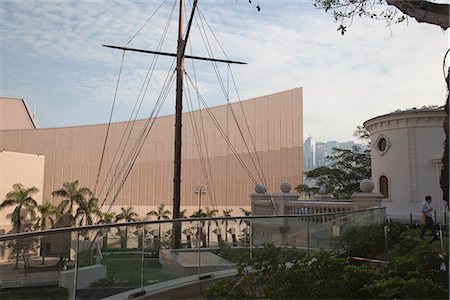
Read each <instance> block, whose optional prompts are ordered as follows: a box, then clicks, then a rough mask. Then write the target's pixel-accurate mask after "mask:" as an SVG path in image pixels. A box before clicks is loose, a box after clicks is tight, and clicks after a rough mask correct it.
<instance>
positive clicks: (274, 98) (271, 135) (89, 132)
mask: <svg viewBox="0 0 450 300" xmlns="http://www.w3.org/2000/svg"><path fill="white" fill-rule="evenodd" d="M5 101H7V100H6V99H5V98H0V109H1V115H2V116H3V115H9V114H10V110H11V103H10V105H9V106H8V105H6V104H5ZM2 103H3V104H2ZM4 104H5V105H4ZM231 108H232V110H233V111H234V113H235V115H236V118H237V120H238V123H239V125H240V127H241V130H242V131H243V135H244V139H245V142H246V143H247V144H248V147H249V149H250V152H251V153H252V155H253V157H254V161H255V162H257V160H258V159H259V161H260V164H261V166H262V169H263V172H264V173H263V176H264V177H265V181H266V182H267V185H268V188H269V191H278V190H279V185H280V182H281V181H289V182H291V183H292V185H293V186H296V185H297V184H300V183H302V182H303V129H302V89H301V88H296V89H292V90H289V91H285V92H280V93H276V94H272V95H267V96H263V97H258V98H254V99H251V100H247V101H243V102H241V104H240V103H234V104H232V105H231ZM242 109H243V110H242ZM5 110H6V112H5ZM243 111H244V112H245V116H246V119H247V122H248V126H249V128H250V133H249V132H248V130H247V125H246V121H245V119H244V115H243ZM210 112H211V113H212V114H213V115H214V116H215V118H216V120H217V122H218V123H219V124H220V127H221V128H222V129H223V131H224V133H225V134H228V136H229V140H230V142H231V143H232V144H233V145H234V147H235V149H236V152H237V153H238V154H239V156H240V157H241V159H242V160H243V162H244V163H245V165H246V166H247V167H248V172H249V173H251V175H252V176H253V177H254V179H255V180H256V182H262V181H263V180H262V179H260V178H259V177H258V174H257V172H256V170H255V168H254V166H253V163H252V160H251V157H250V155H249V153H248V151H247V148H246V146H245V142H244V141H243V139H242V138H241V133H240V130H239V128H238V126H237V125H236V122H235V120H234V118H233V116H232V113H231V110H230V107H229V106H227V105H224V106H219V107H215V108H212V109H211V110H210ZM14 114H19V115H21V117H23V116H26V114H28V115H29V113H28V111H26V114H25V113H23V114H20V113H17V112H14ZM29 119H31V120H32V118H31V117H30V118H29ZM183 120H184V121H183V122H184V124H183V141H182V143H183V153H182V195H181V201H182V204H181V206H182V207H181V209H187V213H188V214H190V213H191V212H193V211H194V210H196V209H197V208H198V200H199V199H198V196H197V195H196V194H194V190H195V189H196V188H197V186H206V185H207V183H206V179H205V176H204V172H203V171H202V163H201V162H202V160H201V158H200V155H199V153H200V152H201V153H202V154H203V155H202V157H203V162H204V168H205V169H206V170H207V173H208V181H209V183H210V185H209V190H210V191H211V192H212V193H211V194H210V193H207V194H206V195H204V196H202V198H201V202H202V203H201V206H202V207H205V206H209V207H210V208H217V209H219V211H221V210H222V209H233V213H232V214H240V210H239V207H244V208H249V206H250V199H249V194H250V193H252V191H253V190H254V182H253V180H252V179H251V178H250V177H249V176H248V174H247V172H246V171H244V169H243V167H242V166H241V165H240V163H239V162H238V159H237V158H236V157H235V155H234V154H233V152H232V151H231V150H230V149H229V147H227V143H226V142H225V140H224V138H223V137H222V135H221V133H220V132H219V130H218V129H217V128H216V126H215V125H214V122H213V120H212V119H211V118H210V116H209V115H208V113H207V111H205V110H202V111H195V112H191V113H185V114H184V116H183ZM202 120H203V122H202ZM33 124H34V123H33ZM145 124H146V120H139V121H136V122H135V123H134V125H133V123H129V122H120V123H113V124H111V128H110V132H109V139H108V143H107V147H106V151H105V155H104V162H103V166H102V169H101V172H100V176H99V179H98V184H97V187H95V186H96V181H97V172H98V167H99V162H100V157H101V155H102V148H103V143H104V140H105V134H106V129H107V124H101V125H87V126H76V127H64V128H42V129H36V128H35V126H34V125H33V126H31V127H18V128H17V129H15V130H12V129H11V128H9V127H5V126H4V124H3V122H2V123H0V125H2V127H0V149H3V150H7V151H11V152H19V153H30V154H41V155H43V156H45V170H44V183H43V191H42V192H43V199H44V200H45V199H47V200H49V201H51V202H53V203H57V202H59V199H53V197H52V196H51V192H52V191H54V190H56V189H59V188H61V186H62V184H63V182H66V181H74V180H77V179H78V180H79V181H80V183H81V185H82V186H86V187H89V188H90V189H91V190H96V194H97V196H98V197H99V199H100V200H101V201H102V200H104V199H105V197H106V201H105V207H104V210H106V209H107V207H109V205H111V202H112V199H113V198H114V195H116V199H115V201H114V203H113V206H112V210H114V211H119V210H120V207H126V206H133V207H134V208H135V211H136V212H138V213H139V214H140V215H141V216H144V215H145V213H147V212H148V211H150V210H152V209H154V208H155V207H156V206H158V205H159V204H161V203H164V204H166V205H168V206H171V205H172V181H173V179H172V172H173V144H174V141H173V135H174V133H173V128H174V116H164V117H159V118H157V119H156V122H155V123H154V126H153V128H152V129H151V131H150V133H149V135H148V138H147V139H146V141H145V143H144V144H143V147H142V150H141V152H140V154H139V156H138V158H137V160H136V162H135V164H134V166H133V168H132V170H131V172H130V174H129V176H128V178H127V180H126V181H125V183H124V185H123V188H122V189H120V182H121V180H122V178H123V175H122V176H119V177H117V176H116V178H117V182H115V183H114V179H112V178H113V176H112V174H113V173H114V170H116V168H117V166H119V169H117V170H120V168H121V166H122V165H123V160H122V162H120V163H117V158H118V157H119V156H120V154H121V153H122V150H119V152H118V154H117V156H116V153H117V151H118V148H119V145H120V141H121V139H122V136H123V134H124V132H126V130H127V128H128V129H130V128H131V127H132V126H133V131H132V133H131V135H130V138H129V139H128V140H127V143H126V147H125V150H124V152H123V153H124V155H123V157H124V158H126V157H128V156H129V154H130V153H131V151H132V148H133V145H135V143H136V141H139V135H140V133H141V131H142V129H143V128H144V127H145ZM27 128H28V129H27ZM195 128H197V131H195V130H194V129H195ZM196 132H197V133H196ZM196 135H197V140H200V143H201V147H200V148H198V147H197V142H196ZM250 135H251V137H250ZM125 139H126V136H125ZM252 139H253V142H254V145H255V148H253V146H252ZM122 144H124V143H122ZM199 149H200V150H199ZM255 152H256V154H257V157H258V158H256V156H254V154H255ZM115 156H116V159H115V160H114V157H115ZM206 157H208V158H206ZM109 169H111V171H110V173H109V174H108V170H109ZM23 172H24V173H23V176H24V177H26V176H27V174H26V172H27V171H26V170H23ZM117 172H119V171H117ZM117 172H116V175H117ZM119 189H120V192H118V190H119ZM1 192H2V193H3V192H4V191H1ZM108 193H109V194H108ZM169 209H170V207H169Z"/></svg>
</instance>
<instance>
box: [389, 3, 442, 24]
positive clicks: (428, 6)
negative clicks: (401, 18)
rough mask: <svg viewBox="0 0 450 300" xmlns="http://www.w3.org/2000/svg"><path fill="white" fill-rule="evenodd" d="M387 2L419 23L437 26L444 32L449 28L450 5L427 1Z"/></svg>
mask: <svg viewBox="0 0 450 300" xmlns="http://www.w3.org/2000/svg"><path fill="white" fill-rule="evenodd" d="M386 2H387V4H389V5H393V6H395V7H396V8H398V9H399V10H400V11H401V12H402V13H404V14H405V15H408V16H410V17H412V18H414V19H416V20H417V22H419V23H428V24H433V25H437V26H439V27H441V28H442V29H444V30H446V29H447V28H449V23H450V19H449V10H450V5H449V4H445V3H433V2H430V1H425V0H386Z"/></svg>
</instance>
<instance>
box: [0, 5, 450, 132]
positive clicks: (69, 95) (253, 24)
mask: <svg viewBox="0 0 450 300" xmlns="http://www.w3.org/2000/svg"><path fill="white" fill-rule="evenodd" d="M162 2H163V1H162V0H161V1H156V0H154V1H135V2H132V1H108V2H106V1H89V2H83V1H51V2H48V1H31V0H26V1H9V0H6V1H1V2H0V19H1V26H0V54H1V55H0V70H1V73H0V95H2V96H10V97H19V98H24V99H26V101H27V103H28V105H29V107H30V109H32V110H35V111H36V115H37V120H38V122H39V124H40V126H41V127H59V126H69V125H81V124H94V123H105V122H107V121H108V118H109V110H110V107H111V103H112V100H113V97H114V91H115V86H116V81H117V75H118V72H119V68H120V64H121V57H122V53H121V51H118V50H112V49H107V48H104V47H101V45H102V44H114V45H125V44H126V43H127V42H128V41H129V40H130V38H131V37H132V36H133V35H134V34H135V33H136V32H137V31H138V30H139V28H140V27H141V26H142V25H143V24H144V23H145V22H146V21H147V20H148V19H149V18H150V16H151V15H152V14H153V13H154V12H155V10H156V9H157V8H158V7H159V6H160V4H161V3H162ZM187 2H189V1H187ZM199 2H200V3H199V7H200V11H201V13H202V15H203V16H204V18H205V19H206V21H207V22H208V23H201V22H200V19H196V20H197V21H196V22H194V25H193V29H192V34H191V37H192V38H191V44H190V45H189V46H188V49H187V52H189V53H190V52H191V51H192V53H193V54H194V55H200V56H208V53H207V51H206V50H205V49H206V48H205V46H204V42H203V41H204V40H205V38H204V37H203V38H202V36H201V35H200V34H199V33H200V30H199V29H201V28H207V29H206V31H207V34H208V41H209V42H210V45H211V47H212V49H213V53H214V54H213V55H214V56H215V57H219V58H223V57H224V55H225V54H223V53H222V51H221V49H220V46H221V47H222V48H223V50H224V51H225V53H226V55H227V57H229V58H230V59H233V60H239V61H245V62H247V63H248V65H245V66H238V65H233V66H232V75H233V77H234V79H235V81H236V85H237V90H238V92H239V95H240V98H241V99H248V98H253V97H257V96H262V95H265V94H269V93H275V92H279V91H284V90H287V89H291V88H295V87H303V91H304V103H303V105H304V113H303V114H304V120H303V124H304V138H307V137H308V136H313V137H314V138H315V139H316V140H318V141H327V140H337V141H346V140H350V139H353V136H352V134H353V132H354V130H355V128H356V126H358V125H361V124H362V123H363V122H364V121H365V120H367V119H369V118H372V117H374V116H377V115H381V114H385V113H389V112H391V111H394V110H396V109H401V108H411V107H420V106H422V105H431V104H437V105H442V104H443V103H444V98H445V82H444V77H443V76H444V75H443V70H442V64H443V56H444V54H445V51H446V50H447V48H448V47H449V33H448V32H449V31H448V30H447V32H444V31H442V30H441V29H439V28H438V27H436V26H432V25H428V24H418V23H417V22H416V21H415V20H412V19H409V20H408V22H404V23H402V24H397V25H393V26H390V27H388V26H386V24H385V23H384V22H382V21H378V22H375V21H371V20H359V19H358V20H354V22H353V24H352V26H351V28H349V30H348V32H347V33H346V34H345V35H344V36H342V35H341V34H340V33H339V32H338V31H336V29H337V28H338V26H339V25H338V24H337V23H335V22H334V21H333V18H332V16H330V15H328V14H326V13H325V12H324V11H322V10H318V9H315V8H314V7H313V6H312V2H311V1H309V0H300V1H293V0H292V1H272V0H271V1H269V0H260V1H259V5H260V7H261V11H259V12H258V11H257V10H256V5H257V4H256V3H255V2H256V0H254V1H252V2H253V3H252V4H250V3H249V2H248V1H247V0H237V1H236V0H217V1H212V0H200V1H199ZM173 4H174V0H166V1H165V3H164V4H163V5H162V6H161V8H160V9H159V10H158V12H157V13H156V14H155V15H154V16H153V17H152V18H151V20H150V21H149V22H148V23H147V24H146V26H145V27H144V28H143V29H142V30H141V31H140V33H139V34H138V35H137V36H136V37H135V38H134V39H133V40H132V41H131V43H130V44H129V46H130V47H136V48H145V49H150V50H155V49H157V47H158V42H159V40H160V38H161V35H162V33H163V29H164V27H165V24H166V23H167V19H168V17H169V16H170V14H171V11H172V7H173ZM187 6H188V8H189V4H187ZM177 14H178V12H177V9H176V8H175V11H174V16H173V21H172V22H171V23H170V25H169V28H168V32H167V37H166V38H165V40H164V43H163V44H162V47H161V50H162V51H166V52H174V51H175V47H176V37H177V35H176V34H177V33H176V31H177V25H176V22H175V19H176V18H177ZM209 27H211V28H212V31H213V32H214V35H215V37H216V38H217V40H218V41H219V43H220V46H219V44H218V43H217V42H216V41H215V40H214V36H213V35H212V33H211V31H210V30H209V29H208V28H209ZM191 49H192V50H191ZM153 59H154V56H153V55H142V54H133V53H127V55H126V56H125V59H124V65H123V71H122V73H121V81H120V85H119V89H118V94H117V100H116V101H117V102H116V110H115V112H114V120H117V121H118V120H128V119H129V116H130V114H131V112H132V109H133V106H134V104H135V102H136V100H137V99H138V96H139V91H140V89H141V86H142V82H143V80H144V78H145V76H146V74H147V72H148V70H149V66H150V65H151V63H152V60H153ZM172 62H173V59H172V58H168V57H160V58H159V59H158V61H157V65H156V67H155V71H154V72H153V73H152V74H153V75H152V81H151V83H150V85H149V88H148V89H147V94H146V96H145V98H144V101H143V104H142V108H141V110H140V113H139V117H145V116H148V115H149V113H150V111H151V110H152V108H153V106H154V104H155V102H156V98H157V96H158V95H159V93H160V88H161V87H160V84H161V83H162V82H163V81H164V79H165V78H166V76H167V73H168V71H169V70H171V63H172ZM447 65H448V63H447ZM194 66H195V77H196V78H197V80H198V84H199V89H200V93H201V94H202V95H203V96H204V97H205V99H206V101H207V102H208V104H209V105H210V106H215V105H221V104H224V103H225V96H224V93H223V92H222V89H221V87H220V85H219V84H218V83H217V81H218V80H217V79H216V75H215V72H214V70H213V69H212V68H211V64H210V63H208V62H198V61H196V62H195V65H194ZM218 67H219V69H218V72H219V73H220V74H221V78H222V81H223V84H224V86H225V89H226V90H227V89H228V88H227V87H229V89H230V91H232V90H233V89H234V88H233V85H232V84H231V80H230V78H231V75H230V74H231V73H230V72H228V67H227V65H225V64H220V65H218ZM187 69H188V71H187V72H188V73H189V74H191V76H194V71H193V70H192V65H191V63H190V62H189V63H188V66H187ZM227 78H228V79H227ZM172 96H173V92H172V93H171V94H169V97H168V98H167V101H166V102H165V105H164V107H163V109H162V111H161V114H172V113H173V111H174V109H173V106H174V100H173V97H172ZM230 98H231V101H233V102H234V101H236V100H237V96H236V93H235V92H232V93H230ZM185 108H187V106H185Z"/></svg>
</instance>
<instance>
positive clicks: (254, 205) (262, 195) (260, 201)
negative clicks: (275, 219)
mask: <svg viewBox="0 0 450 300" xmlns="http://www.w3.org/2000/svg"><path fill="white" fill-rule="evenodd" d="M250 199H251V211H252V216H260V215H267V212H266V211H267V210H266V209H264V208H261V206H264V207H265V206H268V205H269V204H270V195H268V194H267V190H266V187H265V186H264V185H263V184H260V183H259V184H257V185H256V186H255V192H254V193H252V194H251V195H250Z"/></svg>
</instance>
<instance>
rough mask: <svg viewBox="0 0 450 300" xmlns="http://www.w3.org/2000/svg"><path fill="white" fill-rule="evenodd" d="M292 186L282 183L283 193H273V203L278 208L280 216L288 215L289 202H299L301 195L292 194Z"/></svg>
mask: <svg viewBox="0 0 450 300" xmlns="http://www.w3.org/2000/svg"><path fill="white" fill-rule="evenodd" d="M291 189H292V186H291V184H290V183H289V182H286V181H285V182H282V183H281V184H280V190H281V193H273V194H272V197H273V201H274V203H275V206H276V207H277V208H278V214H279V215H288V214H289V211H288V209H287V208H288V206H287V205H286V204H287V202H289V201H298V197H299V193H297V192H291Z"/></svg>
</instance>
